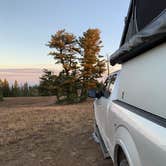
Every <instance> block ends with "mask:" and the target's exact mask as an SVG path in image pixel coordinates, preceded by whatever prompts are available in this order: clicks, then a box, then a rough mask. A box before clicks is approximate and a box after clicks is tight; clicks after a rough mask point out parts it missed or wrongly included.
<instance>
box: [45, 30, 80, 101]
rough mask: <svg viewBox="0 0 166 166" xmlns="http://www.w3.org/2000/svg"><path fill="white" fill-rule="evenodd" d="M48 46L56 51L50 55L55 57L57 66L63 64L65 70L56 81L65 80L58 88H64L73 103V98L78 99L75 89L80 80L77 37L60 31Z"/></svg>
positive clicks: (68, 98) (67, 97)
mask: <svg viewBox="0 0 166 166" xmlns="http://www.w3.org/2000/svg"><path fill="white" fill-rule="evenodd" d="M48 46H49V47H50V48H53V49H54V51H52V52H50V53H49V54H50V55H52V56H53V57H54V59H55V60H56V64H61V65H62V68H63V70H62V71H61V72H60V74H59V76H58V77H56V81H58V80H63V81H61V82H60V84H59V85H58V86H59V87H62V89H63V92H64V94H65V95H66V99H67V100H68V101H72V100H73V97H74V98H78V94H77V90H76V89H75V88H76V87H77V84H78V80H79V77H78V68H79V67H78V58H77V56H76V55H77V53H78V51H79V46H78V42H77V40H76V37H75V36H74V35H73V34H71V33H67V32H66V31H65V30H60V31H58V32H56V33H55V35H52V36H51V40H50V42H49V43H48ZM56 81H55V82H56Z"/></svg>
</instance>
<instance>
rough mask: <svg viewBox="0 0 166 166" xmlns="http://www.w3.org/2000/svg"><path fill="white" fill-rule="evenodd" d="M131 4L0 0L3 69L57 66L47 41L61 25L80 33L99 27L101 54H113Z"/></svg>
mask: <svg viewBox="0 0 166 166" xmlns="http://www.w3.org/2000/svg"><path fill="white" fill-rule="evenodd" d="M128 6H129V0H0V43H1V44H0V69H8V68H17V69H18V68H19V69H21V68H40V69H41V68H54V66H55V65H54V63H55V62H54V60H53V58H52V57H51V56H48V52H49V50H50V49H49V48H48V47H47V46H46V44H47V42H48V41H49V40H50V37H51V35H52V34H54V33H55V32H56V31H57V30H59V29H66V31H68V32H71V33H73V34H75V35H76V36H81V35H82V33H83V32H85V31H86V30H87V29H88V28H99V29H100V31H101V40H102V41H103V46H104V47H103V48H102V51H101V54H103V55H106V54H109V55H110V54H111V53H113V52H114V51H115V50H116V49H117V48H118V46H119V43H120V39H121V35H122V31H123V27H124V18H125V16H126V15H127V10H128ZM0 72H1V71H0ZM0 74H1V75H2V73H0ZM1 75H0V76H1Z"/></svg>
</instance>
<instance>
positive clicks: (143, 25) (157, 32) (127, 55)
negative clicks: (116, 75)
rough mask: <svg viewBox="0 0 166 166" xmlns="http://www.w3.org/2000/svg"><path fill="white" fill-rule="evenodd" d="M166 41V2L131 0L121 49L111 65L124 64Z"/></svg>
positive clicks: (112, 56) (111, 61) (115, 54)
mask: <svg viewBox="0 0 166 166" xmlns="http://www.w3.org/2000/svg"><path fill="white" fill-rule="evenodd" d="M165 41H166V0H131V2H130V7H129V11H128V15H127V17H126V19H125V28H124V32H123V35H122V39H121V43H120V48H119V49H118V50H117V51H116V52H115V53H113V54H112V55H111V58H110V63H111V65H115V64H116V63H123V62H125V61H127V60H129V59H131V58H133V57H135V56H137V55H139V54H141V53H142V52H144V51H147V50H148V49H151V48H153V47H155V46H156V45H158V44H160V43H162V42H165Z"/></svg>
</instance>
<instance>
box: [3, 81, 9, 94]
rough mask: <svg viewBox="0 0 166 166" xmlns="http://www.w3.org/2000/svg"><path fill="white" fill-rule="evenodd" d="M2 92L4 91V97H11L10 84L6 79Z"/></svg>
mask: <svg viewBox="0 0 166 166" xmlns="http://www.w3.org/2000/svg"><path fill="white" fill-rule="evenodd" d="M2 91H3V96H4V97H9V95H10V88H9V82H8V81H7V79H6V78H5V79H4V81H3V87H2Z"/></svg>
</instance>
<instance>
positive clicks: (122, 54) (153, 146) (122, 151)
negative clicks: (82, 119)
mask: <svg viewBox="0 0 166 166" xmlns="http://www.w3.org/2000/svg"><path fill="white" fill-rule="evenodd" d="M110 63H111V65H115V64H121V65H122V69H121V70H120V71H118V72H115V73H113V74H111V75H110V76H109V77H108V79H107V80H106V82H105V86H104V88H103V89H102V90H101V91H98V92H97V91H95V90H92V91H90V93H89V96H90V97H93V98H95V101H94V112H95V132H96V135H97V136H98V137H99V138H100V139H99V140H100V142H101V144H102V147H104V148H103V149H104V151H105V154H106V157H107V156H110V157H111V158H112V160H113V163H114V165H115V166H166V74H165V72H166V1H165V0H157V1H156V0H132V1H131V3H130V7H129V12H128V16H127V18H126V24H125V28H124V33H123V36H122V40H121V44H120V48H119V49H118V50H117V51H116V52H115V53H114V54H113V55H111V57H110Z"/></svg>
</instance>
